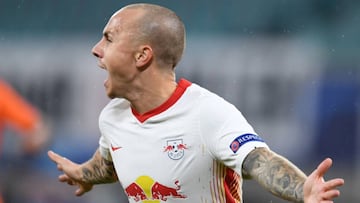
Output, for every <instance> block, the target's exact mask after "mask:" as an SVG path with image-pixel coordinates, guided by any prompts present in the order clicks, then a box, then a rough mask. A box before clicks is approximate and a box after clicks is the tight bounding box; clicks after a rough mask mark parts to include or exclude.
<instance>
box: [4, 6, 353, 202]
mask: <svg viewBox="0 0 360 203" xmlns="http://www.w3.org/2000/svg"><path fill="white" fill-rule="evenodd" d="M134 2H135V1H115V0H111V1H110V0H105V1H94V0H87V1H84V0H63V1H55V0H48V1H42V0H31V1H30V0H0V77H1V78H4V79H5V80H7V81H8V82H10V83H11V84H12V85H14V87H15V88H16V89H17V90H18V91H20V92H21V93H22V94H23V95H24V96H25V97H26V98H27V99H28V100H29V101H30V102H31V103H33V104H34V105H35V106H37V107H38V108H39V109H41V111H42V112H43V113H44V114H45V115H46V117H47V118H48V120H49V121H51V123H52V130H53V131H52V132H53V133H52V135H53V139H52V142H51V145H50V146H49V149H54V150H55V151H57V152H59V153H61V154H63V155H65V156H67V157H69V158H70V159H73V160H75V161H77V162H82V161H84V160H87V159H88V158H90V157H91V155H92V153H93V150H94V148H95V147H96V146H97V139H98V137H99V132H98V128H97V116H98V114H99V112H100V111H101V109H102V107H103V106H104V105H105V104H106V102H107V101H108V99H107V98H106V96H105V94H104V88H103V85H102V83H103V80H104V79H105V77H106V73H105V72H104V71H103V70H100V69H99V68H98V67H97V65H96V64H97V63H96V59H95V57H93V56H91V52H90V50H91V48H92V46H93V45H94V44H95V43H96V42H97V41H98V40H99V39H100V37H101V32H102V29H103V27H104V25H105V24H106V22H107V21H108V19H109V17H110V15H111V14H112V13H113V12H114V11H116V10H117V9H118V8H120V7H122V6H124V5H126V4H128V3H134ZM146 2H149V3H158V4H161V5H164V6H167V7H169V8H171V9H173V10H174V11H175V12H176V13H177V14H178V15H179V16H180V17H181V18H182V19H183V20H184V22H185V25H186V28H187V38H188V39H187V47H186V51H185V55H184V57H183V60H182V62H181V63H180V64H179V66H178V68H177V77H178V78H180V77H185V78H187V79H189V80H191V81H193V82H196V83H199V84H201V85H203V86H204V87H207V88H208V89H210V90H212V91H214V92H216V93H218V94H220V95H221V96H223V97H224V98H226V99H228V100H229V101H231V102H232V103H234V104H235V105H236V106H237V107H238V108H239V109H240V110H241V111H242V112H243V114H244V115H245V116H246V117H247V119H248V120H249V122H250V123H251V124H252V125H253V126H254V128H255V129H256V131H257V132H258V133H259V134H260V135H262V136H263V137H264V139H265V140H266V141H267V143H268V144H269V145H270V146H271V147H272V149H273V150H275V151H277V152H279V153H280V154H283V155H285V156H286V157H288V158H289V159H290V160H292V161H293V162H295V163H296V164H297V165H299V166H300V167H301V168H302V169H304V171H305V172H306V173H310V172H311V171H312V170H313V169H314V167H315V166H316V165H317V164H318V163H319V162H320V161H321V160H322V159H323V158H324V157H326V156H330V157H332V158H333V159H334V161H335V165H334V166H333V168H332V169H331V171H330V172H329V174H328V175H327V176H329V177H335V176H341V177H344V178H345V181H346V186H345V187H343V189H342V196H341V197H340V198H339V199H338V200H337V202H359V200H360V194H359V192H357V190H358V188H360V184H359V182H360V150H359V146H360V136H359V133H360V131H359V128H358V126H359V125H358V124H359V115H360V114H359V113H360V111H359V105H360V103H359V102H360V101H359V99H360V97H359V96H360V89H359V88H360V86H359V81H360V80H359V68H360V67H359V65H360V61H359V55H360V37H359V36H360V35H359V34H360V26H359V25H360V1H356V0H348V1H337V0H301V1H300V0H299V1H296V0H292V1H291V0H273V1H268V0H252V1H244V0H226V1H213V0H211V1H210V0H208V1H206V0H199V1H187V0H183V1H160V0H158V1H146ZM16 139H18V138H17V136H14V133H13V132H10V131H6V132H5V140H4V141H5V143H4V146H3V147H2V149H1V151H2V152H1V153H2V157H1V159H0V172H1V173H0V183H1V186H0V188H1V187H2V188H3V191H4V194H5V197H6V198H7V199H8V200H9V202H24V203H39V202H52V203H56V202H61V203H73V202H74V203H75V202H77V203H78V202H84V203H95V202H103V203H115V202H125V201H124V196H123V193H122V192H121V189H120V185H119V184H112V185H102V186H96V187H95V189H94V191H93V192H91V193H88V194H86V195H85V196H83V197H74V196H73V189H74V188H71V187H68V186H66V185H64V184H61V183H58V182H57V175H58V172H57V170H56V167H55V165H54V164H53V163H52V162H50V161H49V160H48V159H47V157H46V154H45V152H46V150H45V151H44V153H43V154H41V155H40V156H38V157H28V156H24V155H23V154H21V153H20V152H19V148H18V146H17V142H16ZM244 197H245V202H246V203H259V202H285V201H281V200H279V199H277V198H276V197H273V196H271V195H269V194H268V193H267V192H266V191H264V190H263V189H262V188H260V187H259V186H258V185H256V184H254V183H253V182H252V181H245V183H244Z"/></svg>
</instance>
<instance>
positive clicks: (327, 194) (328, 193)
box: [321, 190, 340, 200]
mask: <svg viewBox="0 0 360 203" xmlns="http://www.w3.org/2000/svg"><path fill="white" fill-rule="evenodd" d="M321 196H322V198H323V199H325V200H332V199H334V198H336V197H339V196H340V191H339V190H329V191H326V192H324V193H323V195H321Z"/></svg>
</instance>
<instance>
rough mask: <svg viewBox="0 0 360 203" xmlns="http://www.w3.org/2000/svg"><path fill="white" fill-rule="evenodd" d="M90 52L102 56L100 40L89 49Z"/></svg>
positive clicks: (98, 56)
mask: <svg viewBox="0 0 360 203" xmlns="http://www.w3.org/2000/svg"><path fill="white" fill-rule="evenodd" d="M91 52H92V54H93V55H94V56H95V57H97V58H102V57H103V50H102V48H101V41H99V42H98V43H97V44H95V46H94V47H93V48H92V50H91Z"/></svg>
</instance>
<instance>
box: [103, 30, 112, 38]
mask: <svg viewBox="0 0 360 203" xmlns="http://www.w3.org/2000/svg"><path fill="white" fill-rule="evenodd" d="M110 35H111V33H110V31H105V32H104V33H103V36H104V37H105V38H106V39H108V38H109V37H110Z"/></svg>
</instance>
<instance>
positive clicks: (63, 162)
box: [48, 151, 93, 196]
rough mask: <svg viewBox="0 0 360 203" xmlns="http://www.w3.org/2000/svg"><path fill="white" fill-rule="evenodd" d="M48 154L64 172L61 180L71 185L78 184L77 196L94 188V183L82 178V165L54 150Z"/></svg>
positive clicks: (60, 176) (60, 177)
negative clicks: (86, 181)
mask: <svg viewBox="0 0 360 203" xmlns="http://www.w3.org/2000/svg"><path fill="white" fill-rule="evenodd" d="M48 156H49V157H50V159H51V160H52V161H53V162H55V163H56V164H57V168H58V170H59V171H62V172H63V174H61V175H59V181H60V182H66V183H67V184H69V185H77V186H78V189H77V190H76V191H75V195H76V196H81V195H83V194H84V193H86V192H88V191H90V190H91V189H92V187H93V184H90V183H85V182H83V181H82V179H81V177H82V175H81V173H82V172H81V165H79V164H76V163H74V162H72V161H70V160H68V159H67V158H65V157H62V156H60V155H59V154H56V153H55V152H53V151H48Z"/></svg>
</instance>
